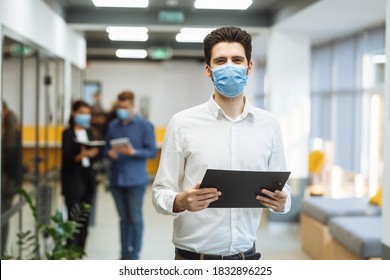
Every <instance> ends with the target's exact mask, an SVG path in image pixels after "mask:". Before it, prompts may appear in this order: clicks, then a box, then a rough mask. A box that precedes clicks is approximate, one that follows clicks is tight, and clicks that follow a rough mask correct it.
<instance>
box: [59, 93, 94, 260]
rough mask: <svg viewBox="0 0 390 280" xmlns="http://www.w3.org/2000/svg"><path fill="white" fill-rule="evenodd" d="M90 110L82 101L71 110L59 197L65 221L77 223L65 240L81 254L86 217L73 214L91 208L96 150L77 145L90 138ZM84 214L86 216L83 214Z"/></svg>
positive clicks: (66, 132)
mask: <svg viewBox="0 0 390 280" xmlns="http://www.w3.org/2000/svg"><path fill="white" fill-rule="evenodd" d="M90 120H91V109H90V107H89V105H88V104H87V103H85V102H84V101H81V100H80V101H76V102H75V103H74V104H73V107H72V113H71V116H70V119H69V127H68V128H67V129H65V130H64V132H63V134H62V166H61V184H62V194H63V195H64V197H65V204H66V207H67V210H68V219H69V220H75V221H77V222H78V223H79V224H80V228H79V229H78V232H77V233H76V234H74V236H73V238H72V239H69V240H68V245H69V246H77V247H78V248H79V249H80V250H82V252H84V248H85V241H86V238H87V234H88V220H89V215H88V216H87V217H79V216H78V215H77V214H76V215H75V212H76V211H78V210H77V209H83V208H82V205H83V204H84V203H86V204H88V205H91V204H92V198H93V196H94V193H95V189H96V182H95V174H94V171H93V169H92V161H93V159H94V158H96V157H97V155H98V153H99V149H98V148H96V147H86V146H85V145H82V144H80V142H88V141H90V140H93V139H92V133H91V130H90V128H89V127H90ZM84 215H85V214H84Z"/></svg>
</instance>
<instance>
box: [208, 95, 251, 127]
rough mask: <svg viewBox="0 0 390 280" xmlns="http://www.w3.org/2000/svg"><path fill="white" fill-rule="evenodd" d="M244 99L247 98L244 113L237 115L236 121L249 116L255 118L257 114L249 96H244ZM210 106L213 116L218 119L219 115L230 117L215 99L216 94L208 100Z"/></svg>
mask: <svg viewBox="0 0 390 280" xmlns="http://www.w3.org/2000/svg"><path fill="white" fill-rule="evenodd" d="M244 98H245V99H244V100H245V104H244V110H243V111H242V113H241V114H240V115H239V116H238V117H237V119H236V121H238V120H243V119H245V118H247V117H249V118H252V119H253V118H255V116H256V114H255V112H254V108H253V106H252V104H250V102H249V101H248V98H246V97H245V96H244ZM208 107H209V109H210V111H211V113H212V114H213V116H214V117H215V118H216V119H218V117H221V116H223V117H225V118H227V119H230V118H229V117H228V116H227V115H226V114H225V112H224V111H223V109H222V108H221V106H219V105H218V103H217V102H215V100H214V96H213V95H212V96H210V99H209V101H208Z"/></svg>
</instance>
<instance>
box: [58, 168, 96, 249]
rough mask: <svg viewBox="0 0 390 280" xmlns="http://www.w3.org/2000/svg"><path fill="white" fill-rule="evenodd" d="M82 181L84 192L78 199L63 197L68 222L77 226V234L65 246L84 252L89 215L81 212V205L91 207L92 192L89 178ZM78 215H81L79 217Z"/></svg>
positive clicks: (86, 177)
mask: <svg viewBox="0 0 390 280" xmlns="http://www.w3.org/2000/svg"><path fill="white" fill-rule="evenodd" d="M83 179H84V182H85V191H84V193H83V195H82V196H80V197H74V196H65V204H66V208H67V210H68V220H70V221H75V222H77V223H78V224H79V227H78V229H77V232H76V233H75V234H74V235H73V238H72V239H69V240H68V242H67V245H68V246H69V245H72V244H73V245H76V246H77V247H79V248H81V249H83V250H84V249H85V244H86V239H87V235H88V225H89V219H90V213H88V212H87V213H86V212H83V211H82V209H83V208H82V205H83V203H86V204H88V205H89V206H91V207H92V202H93V197H94V192H93V191H92V188H91V186H92V184H91V182H90V180H91V179H90V176H85V177H84V178H83ZM75 214H76V215H75ZM77 214H78V215H77ZM80 214H82V215H81V216H80Z"/></svg>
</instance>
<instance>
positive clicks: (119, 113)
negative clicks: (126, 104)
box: [116, 109, 130, 121]
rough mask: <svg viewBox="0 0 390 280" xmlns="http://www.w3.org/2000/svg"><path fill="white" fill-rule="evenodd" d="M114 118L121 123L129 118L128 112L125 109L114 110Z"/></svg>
mask: <svg viewBox="0 0 390 280" xmlns="http://www.w3.org/2000/svg"><path fill="white" fill-rule="evenodd" d="M116 116H117V117H118V118H119V119H121V120H122V121H124V120H127V119H128V118H129V116H130V113H129V110H127V109H116Z"/></svg>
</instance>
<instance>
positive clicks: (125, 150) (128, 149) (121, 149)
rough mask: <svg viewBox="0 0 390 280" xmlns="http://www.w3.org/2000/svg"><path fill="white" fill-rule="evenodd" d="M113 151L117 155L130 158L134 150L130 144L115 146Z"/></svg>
mask: <svg viewBox="0 0 390 280" xmlns="http://www.w3.org/2000/svg"><path fill="white" fill-rule="evenodd" d="M113 149H114V150H115V152H117V153H121V154H124V155H127V156H130V157H131V156H134V155H135V149H134V148H133V146H132V145H130V144H125V145H118V146H115V147H114V148H113Z"/></svg>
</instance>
